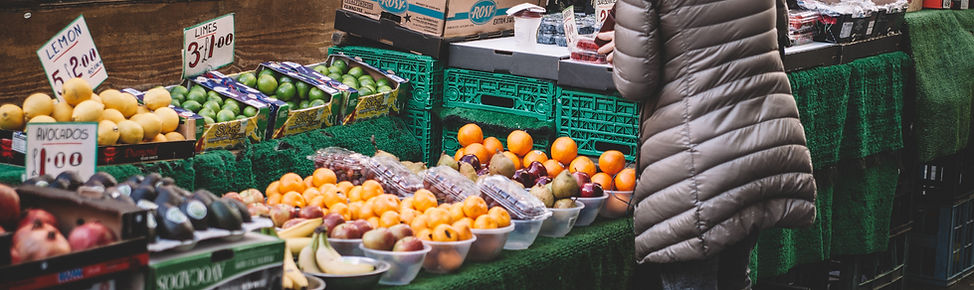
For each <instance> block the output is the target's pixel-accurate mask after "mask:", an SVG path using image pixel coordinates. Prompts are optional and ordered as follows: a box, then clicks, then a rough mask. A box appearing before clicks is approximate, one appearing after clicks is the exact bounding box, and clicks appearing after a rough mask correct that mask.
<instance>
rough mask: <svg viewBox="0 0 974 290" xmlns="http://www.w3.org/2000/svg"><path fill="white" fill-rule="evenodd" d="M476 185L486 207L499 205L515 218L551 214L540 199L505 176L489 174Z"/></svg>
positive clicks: (522, 218) (538, 216)
mask: <svg viewBox="0 0 974 290" xmlns="http://www.w3.org/2000/svg"><path fill="white" fill-rule="evenodd" d="M478 185H480V193H481V196H482V197H483V198H484V200H485V201H487V206H488V207H493V206H501V207H503V208H504V209H507V211H508V212H510V214H511V216H512V217H513V218H515V219H521V220H532V219H538V218H545V215H550V214H551V213H550V212H549V211H548V210H547V209H545V206H544V203H542V202H541V200H539V199H538V198H537V197H534V196H533V195H531V193H528V191H527V190H524V188H523V187H521V185H520V184H519V183H517V182H516V181H513V180H511V179H508V178H507V177H503V176H499V175H491V176H488V177H486V178H484V179H481V180H480V181H479V182H478Z"/></svg>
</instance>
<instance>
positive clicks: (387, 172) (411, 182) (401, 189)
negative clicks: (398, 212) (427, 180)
mask: <svg viewBox="0 0 974 290" xmlns="http://www.w3.org/2000/svg"><path fill="white" fill-rule="evenodd" d="M365 177H366V178H367V179H374V180H375V181H378V182H379V184H382V189H383V190H384V191H385V193H389V194H395V195H398V196H401V197H410V196H413V193H414V192H416V191H417V190H420V189H423V179H422V178H420V177H419V176H418V175H416V174H413V172H412V171H410V170H409V169H408V168H406V166H403V165H402V163H399V161H396V160H395V159H393V158H391V157H384V156H379V157H372V158H368V160H367V162H366V163H365Z"/></svg>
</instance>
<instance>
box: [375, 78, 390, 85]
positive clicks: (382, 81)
mask: <svg viewBox="0 0 974 290" xmlns="http://www.w3.org/2000/svg"><path fill="white" fill-rule="evenodd" d="M375 85H376V86H380V87H381V86H387V87H388V86H389V80H388V79H386V78H380V79H377V80H375Z"/></svg>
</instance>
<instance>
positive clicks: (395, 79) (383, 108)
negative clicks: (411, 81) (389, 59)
mask: <svg viewBox="0 0 974 290" xmlns="http://www.w3.org/2000/svg"><path fill="white" fill-rule="evenodd" d="M296 69H297V70H298V71H301V72H302V73H304V74H306V75H308V76H311V77H312V78H314V79H316V80H319V81H322V82H327V83H335V84H336V85H337V86H341V87H345V86H347V87H349V88H350V90H351V91H353V92H358V93H357V94H353V95H351V96H349V98H347V99H346V100H345V105H344V108H343V109H342V118H341V124H342V125H347V124H351V123H354V122H358V121H362V120H368V119H374V118H377V117H381V116H386V115H388V114H390V113H396V112H399V110H400V109H401V102H400V100H399V95H400V94H401V92H404V91H406V90H407V87H408V86H406V82H407V80H406V79H403V78H401V77H399V76H397V75H396V74H395V72H393V71H383V70H380V69H378V68H376V67H374V66H372V65H369V64H368V63H365V62H362V60H361V59H357V58H351V57H348V56H344V55H329V56H328V59H326V60H325V62H322V63H318V64H312V65H308V66H306V67H297V68H296ZM339 80H341V83H337V82H338V81H339Z"/></svg>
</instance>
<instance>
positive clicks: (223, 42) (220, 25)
mask: <svg viewBox="0 0 974 290" xmlns="http://www.w3.org/2000/svg"><path fill="white" fill-rule="evenodd" d="M233 33H234V28H233V13H230V14H227V15H223V16H220V17H217V18H214V19H212V20H210V21H206V22H203V23H200V24H197V25H196V26H193V27H189V28H186V29H183V78H187V77H193V76H198V75H201V74H203V73H205V72H208V71H211V70H215V69H218V68H221V67H224V66H226V65H228V64H231V63H233V47H234V34H233Z"/></svg>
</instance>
